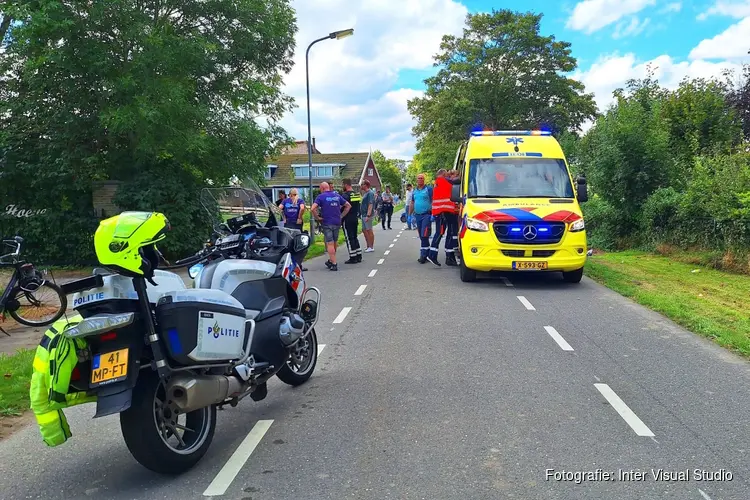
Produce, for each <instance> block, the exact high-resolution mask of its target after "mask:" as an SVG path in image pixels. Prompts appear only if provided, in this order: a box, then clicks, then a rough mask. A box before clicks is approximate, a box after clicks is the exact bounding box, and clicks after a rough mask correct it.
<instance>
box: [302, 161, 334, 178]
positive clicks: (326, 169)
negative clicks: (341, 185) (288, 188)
mask: <svg viewBox="0 0 750 500" xmlns="http://www.w3.org/2000/svg"><path fill="white" fill-rule="evenodd" d="M345 166H346V164H342V163H318V164H313V169H312V175H313V177H315V178H318V179H320V178H322V179H328V178H331V177H335V176H336V175H337V174H338V173H339V170H340V169H341V168H343V167H345ZM292 168H294V177H295V178H297V179H306V178H308V177H309V170H308V167H307V165H292Z"/></svg>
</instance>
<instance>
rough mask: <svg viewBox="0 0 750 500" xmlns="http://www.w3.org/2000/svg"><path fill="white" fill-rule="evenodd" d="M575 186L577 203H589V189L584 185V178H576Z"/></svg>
mask: <svg viewBox="0 0 750 500" xmlns="http://www.w3.org/2000/svg"><path fill="white" fill-rule="evenodd" d="M576 184H577V188H578V189H577V192H578V201H579V202H581V203H583V202H584V201H589V188H588V185H587V184H586V177H584V176H583V175H579V176H578V178H576Z"/></svg>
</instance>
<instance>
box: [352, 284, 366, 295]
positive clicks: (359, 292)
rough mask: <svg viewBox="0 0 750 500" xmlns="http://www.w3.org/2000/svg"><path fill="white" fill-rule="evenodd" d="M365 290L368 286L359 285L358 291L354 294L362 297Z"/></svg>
mask: <svg viewBox="0 0 750 500" xmlns="http://www.w3.org/2000/svg"><path fill="white" fill-rule="evenodd" d="M365 288H367V285H359V288H357V291H356V292H354V295H362V294H363V293H365Z"/></svg>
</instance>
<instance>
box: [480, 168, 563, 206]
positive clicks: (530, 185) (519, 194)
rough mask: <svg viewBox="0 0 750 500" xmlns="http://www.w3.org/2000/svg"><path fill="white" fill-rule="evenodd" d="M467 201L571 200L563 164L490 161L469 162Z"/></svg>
mask: <svg viewBox="0 0 750 500" xmlns="http://www.w3.org/2000/svg"><path fill="white" fill-rule="evenodd" d="M468 197H469V198H573V197H574V194H573V186H572V185H571V183H570V177H569V176H568V171H567V169H566V168H565V162H564V161H563V160H555V159H550V158H533V159H531V158H492V159H482V160H471V161H470V162H469V192H468Z"/></svg>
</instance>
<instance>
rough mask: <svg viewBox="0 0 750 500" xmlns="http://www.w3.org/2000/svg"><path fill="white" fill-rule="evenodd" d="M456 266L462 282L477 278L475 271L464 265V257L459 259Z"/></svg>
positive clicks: (469, 281)
mask: <svg viewBox="0 0 750 500" xmlns="http://www.w3.org/2000/svg"><path fill="white" fill-rule="evenodd" d="M458 266H459V267H458V269H459V273H460V275H461V281H463V282H464V283H471V282H472V281H476V280H477V272H476V271H475V270H473V269H469V268H468V267H466V262H465V261H464V259H461V260H460V263H459V265H458Z"/></svg>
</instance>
